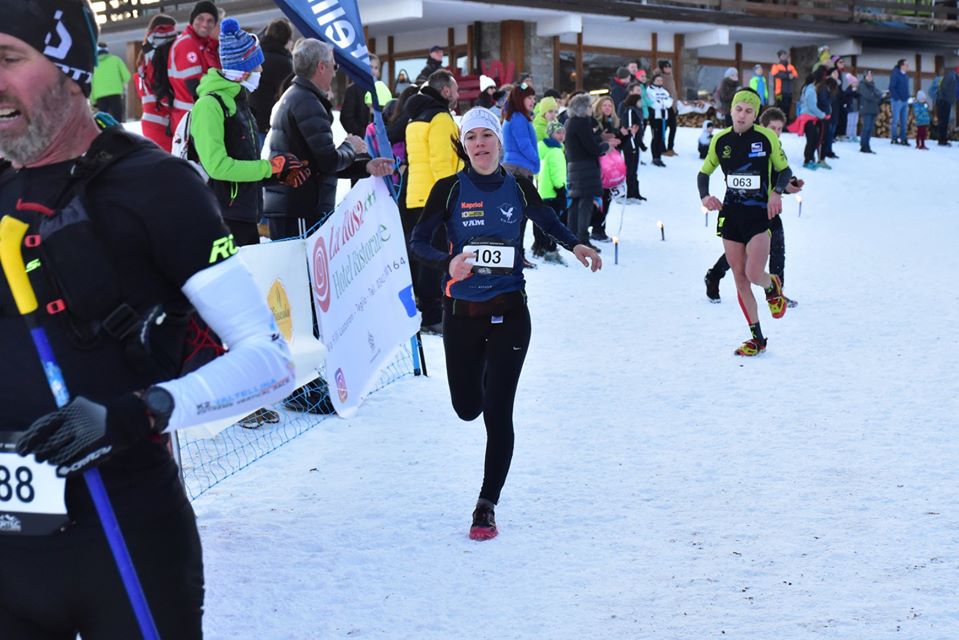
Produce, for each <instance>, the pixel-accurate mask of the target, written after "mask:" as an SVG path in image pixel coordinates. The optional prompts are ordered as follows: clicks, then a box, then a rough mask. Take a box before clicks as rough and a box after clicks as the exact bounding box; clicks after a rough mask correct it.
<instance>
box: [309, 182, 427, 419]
mask: <svg viewBox="0 0 959 640" xmlns="http://www.w3.org/2000/svg"><path fill="white" fill-rule="evenodd" d="M306 249H307V255H308V256H309V260H310V280H311V283H312V288H311V290H312V292H313V299H314V303H315V306H316V315H317V320H318V321H319V326H320V336H321V339H322V341H323V344H324V345H325V346H326V350H327V356H326V376H325V377H326V380H327V382H328V383H329V386H330V397H331V398H332V400H333V406H334V407H335V408H336V412H337V414H339V415H340V416H342V417H350V416H351V415H353V414H354V413H355V412H356V409H357V408H358V407H359V405H360V403H361V402H362V400H363V398H364V397H365V396H366V395H367V394H368V393H369V392H370V391H371V389H372V387H373V385H374V384H375V382H376V379H377V374H378V372H379V368H380V367H381V366H382V365H383V364H384V363H385V361H386V360H387V359H388V358H389V356H391V355H392V353H393V352H394V350H395V348H396V347H397V346H398V345H400V344H402V343H404V342H406V341H407V340H409V339H410V337H411V336H413V335H414V334H415V333H416V332H417V331H418V330H419V327H420V318H419V312H417V310H416V305H415V304H414V302H413V285H412V281H411V279H410V267H409V258H408V257H407V253H406V242H405V241H404V238H403V226H402V224H401V223H400V215H399V210H398V209H397V208H396V203H395V202H393V199H392V198H391V197H390V194H389V191H388V189H387V188H386V185H385V184H384V183H383V181H382V180H381V179H378V178H367V179H365V180H361V181H360V182H358V183H356V186H355V187H353V189H352V190H351V191H350V193H349V194H348V195H347V196H346V198H344V199H343V200H342V201H341V202H340V204H339V205H337V207H336V210H335V211H334V212H333V215H332V216H330V218H329V219H328V220H327V221H326V223H325V224H324V225H323V226H322V227H320V229H319V230H317V231H316V232H315V233H313V235H311V236H310V237H308V238H307V239H306Z"/></svg>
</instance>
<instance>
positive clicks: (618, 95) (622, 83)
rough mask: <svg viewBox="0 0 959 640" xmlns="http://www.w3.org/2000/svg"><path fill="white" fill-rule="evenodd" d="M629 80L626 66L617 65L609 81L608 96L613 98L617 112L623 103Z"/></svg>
mask: <svg viewBox="0 0 959 640" xmlns="http://www.w3.org/2000/svg"><path fill="white" fill-rule="evenodd" d="M629 81H630V73H629V69H627V68H626V67H618V68H617V69H616V75H614V76H613V78H612V79H611V80H610V81H609V97H610V98H612V99H613V104H614V105H615V106H616V111H617V112H618V111H619V107H620V106H621V105H622V104H623V100H625V99H626V95H627V93H628V92H627V89H626V87H627V86H628V85H629Z"/></svg>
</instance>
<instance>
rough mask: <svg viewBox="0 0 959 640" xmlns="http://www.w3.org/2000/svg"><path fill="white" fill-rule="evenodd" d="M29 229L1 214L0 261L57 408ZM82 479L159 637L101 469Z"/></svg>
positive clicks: (150, 635)
mask: <svg viewBox="0 0 959 640" xmlns="http://www.w3.org/2000/svg"><path fill="white" fill-rule="evenodd" d="M28 228H29V225H27V224H26V223H25V222H23V221H21V220H18V219H16V218H14V217H12V216H3V219H2V220H0V263H2V266H3V274H4V276H5V277H6V279H7V284H9V285H10V291H11V292H12V293H13V298H14V301H15V302H16V304H17V310H18V311H19V312H20V315H22V316H23V319H24V321H25V322H26V323H27V328H28V329H29V330H30V337H31V338H33V344H34V346H35V347H36V349H37V355H39V356H40V364H41V365H42V366H43V371H44V373H45V374H46V376H47V383H48V384H49V385H50V391H51V392H52V393H53V397H54V400H55V401H56V403H57V407H62V406H64V405H66V404H67V403H68V402H70V394H69V392H68V391H67V385H66V382H65V381H64V379H63V373H62V372H61V371H60V366H59V365H58V364H57V361H56V358H55V357H54V355H53V350H52V349H51V348H50V342H49V340H47V334H46V332H45V331H44V330H43V327H42V326H40V322H39V321H38V320H37V316H36V311H37V307H38V304H37V297H36V294H35V293H34V292H33V287H32V286H31V285H30V278H29V277H28V276H27V269H26V266H25V265H24V263H23V254H22V253H21V251H20V247H21V245H22V244H23V239H24V237H25V236H26V233H27V229H28ZM83 479H84V480H85V481H86V484H87V490H88V491H89V492H90V497H91V498H92V499H93V504H94V506H95V507H96V510H97V515H98V516H99V518H100V524H102V525H103V531H104V533H105V534H106V536H107V542H108V543H109V544H110V550H111V551H112V552H113V559H114V561H115V562H116V565H117V569H118V570H119V572H120V577H121V579H122V580H123V586H124V588H126V592H127V597H128V598H129V599H130V605H131V606H132V607H133V613H134V614H135V615H136V619H137V624H138V625H139V626H140V633H141V634H142V635H143V638H144V640H159V639H160V634H159V632H158V631H157V628H156V623H155V622H154V621H153V615H152V614H151V613H150V607H149V605H148V604H147V600H146V596H145V595H144V593H143V588H142V587H141V586H140V580H139V578H138V577H137V573H136V569H135V568H134V567H133V560H132V559H131V558H130V552H129V551H128V550H127V545H126V542H125V541H124V540H123V533H122V532H121V531H120V525H119V523H118V522H117V517H116V514H115V513H114V512H113V505H111V504H110V498H109V496H107V490H106V487H104V486H103V479H102V478H101V477H100V472H99V471H98V470H97V469H88V470H87V471H84V472H83Z"/></svg>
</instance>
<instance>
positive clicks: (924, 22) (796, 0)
mask: <svg viewBox="0 0 959 640" xmlns="http://www.w3.org/2000/svg"><path fill="white" fill-rule="evenodd" d="M645 4H647V5H655V6H663V7H668V6H672V7H676V8H684V9H706V10H712V11H722V12H731V13H743V14H749V15H754V16H757V17H766V18H777V17H783V18H791V19H796V18H805V19H809V20H811V21H813V22H815V21H817V20H825V21H831V22H850V23H880V24H882V23H898V24H897V26H900V25H905V26H910V27H922V28H927V29H929V28H934V29H941V30H945V29H959V8H957V6H956V5H957V4H959V3H957V2H943V1H941V0H940V1H936V0H898V1H897V0H860V1H857V2H841V1H840V2H833V1H824V0H647V1H646V3H645Z"/></svg>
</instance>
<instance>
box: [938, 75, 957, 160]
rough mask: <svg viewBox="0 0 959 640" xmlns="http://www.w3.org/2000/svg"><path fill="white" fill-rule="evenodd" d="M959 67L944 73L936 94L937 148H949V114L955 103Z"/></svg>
mask: <svg viewBox="0 0 959 640" xmlns="http://www.w3.org/2000/svg"><path fill="white" fill-rule="evenodd" d="M957 72H959V67H956V68H955V69H950V70H949V71H944V72H943V74H942V80H941V81H940V82H939V91H938V92H937V93H936V114H937V115H936V117H937V118H938V119H939V146H940V147H951V146H952V145H951V144H950V143H949V114H950V113H951V112H952V106H953V105H954V104H955V103H956V82H957V77H956V73H957Z"/></svg>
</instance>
